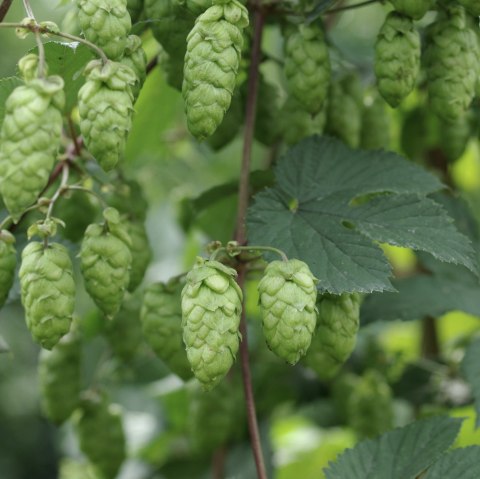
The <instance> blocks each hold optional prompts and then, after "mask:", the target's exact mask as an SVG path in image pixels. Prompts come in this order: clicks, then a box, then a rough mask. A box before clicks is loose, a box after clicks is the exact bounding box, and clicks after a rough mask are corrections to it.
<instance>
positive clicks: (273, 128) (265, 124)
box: [254, 76, 280, 146]
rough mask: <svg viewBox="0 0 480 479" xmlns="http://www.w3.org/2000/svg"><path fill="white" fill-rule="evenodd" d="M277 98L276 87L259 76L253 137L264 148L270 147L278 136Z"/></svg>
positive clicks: (278, 112) (278, 109) (278, 114)
mask: <svg viewBox="0 0 480 479" xmlns="http://www.w3.org/2000/svg"><path fill="white" fill-rule="evenodd" d="M278 98H279V93H278V89H277V87H276V86H275V85H272V84H271V83H269V82H267V81H266V80H265V78H264V77H263V76H260V79H259V82H258V101H257V116H256V120H255V131H254V136H255V139H256V140H257V141H259V142H260V143H262V144H263V145H265V146H272V145H273V144H274V143H275V142H276V141H277V140H278V139H279V136H280V122H279V121H278V118H279V116H280V108H279V106H278Z"/></svg>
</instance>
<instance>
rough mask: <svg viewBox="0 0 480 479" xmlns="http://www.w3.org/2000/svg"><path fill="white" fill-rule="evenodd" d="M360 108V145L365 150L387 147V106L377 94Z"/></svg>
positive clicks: (388, 120) (388, 132)
mask: <svg viewBox="0 0 480 479" xmlns="http://www.w3.org/2000/svg"><path fill="white" fill-rule="evenodd" d="M370 99H371V102H370V103H369V104H368V105H364V107H363V110H362V129H361V134H360V147H361V148H364V149H366V150H377V149H381V148H383V149H388V147H389V145H390V123H391V122H390V115H389V114H388V111H387V106H386V104H385V102H384V100H383V98H380V97H379V96H378V95H375V96H373V98H370Z"/></svg>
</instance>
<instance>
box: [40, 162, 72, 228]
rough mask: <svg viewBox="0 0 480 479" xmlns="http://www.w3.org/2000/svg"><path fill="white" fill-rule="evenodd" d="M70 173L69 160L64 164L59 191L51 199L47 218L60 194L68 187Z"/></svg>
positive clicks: (50, 214)
mask: <svg viewBox="0 0 480 479" xmlns="http://www.w3.org/2000/svg"><path fill="white" fill-rule="evenodd" d="M69 174H70V167H69V164H68V162H67V161H65V162H64V163H63V165H62V179H61V181H60V185H59V187H58V188H57V191H55V193H54V194H53V196H52V198H51V199H50V204H49V205H48V210H47V216H46V219H47V220H48V219H49V218H50V217H51V216H52V213H53V207H54V206H55V203H56V202H57V200H58V198H60V195H61V194H62V193H63V192H64V191H65V190H66V189H67V183H68V177H69Z"/></svg>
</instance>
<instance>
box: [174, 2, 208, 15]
mask: <svg viewBox="0 0 480 479" xmlns="http://www.w3.org/2000/svg"><path fill="white" fill-rule="evenodd" d="M177 1H179V0H177ZM180 1H181V2H183V3H184V4H185V6H186V7H187V9H188V11H189V12H192V13H193V14H194V15H200V13H203V12H204V11H205V10H206V9H207V8H208V7H211V6H212V0H180Z"/></svg>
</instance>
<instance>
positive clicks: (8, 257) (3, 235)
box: [0, 230, 17, 308]
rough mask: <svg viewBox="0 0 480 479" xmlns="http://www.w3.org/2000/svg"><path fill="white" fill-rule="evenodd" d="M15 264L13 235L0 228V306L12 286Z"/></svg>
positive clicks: (0, 306) (15, 255) (15, 254)
mask: <svg viewBox="0 0 480 479" xmlns="http://www.w3.org/2000/svg"><path fill="white" fill-rule="evenodd" d="M16 265H17V253H16V251H15V236H13V235H12V234H11V233H10V232H8V231H6V230H0V308H2V306H3V305H4V304H5V301H6V300H7V297H8V293H9V292H10V289H11V288H12V285H13V280H14V276H15V267H16Z"/></svg>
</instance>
